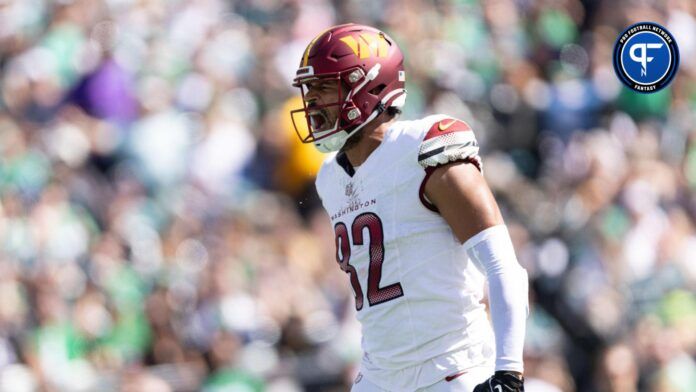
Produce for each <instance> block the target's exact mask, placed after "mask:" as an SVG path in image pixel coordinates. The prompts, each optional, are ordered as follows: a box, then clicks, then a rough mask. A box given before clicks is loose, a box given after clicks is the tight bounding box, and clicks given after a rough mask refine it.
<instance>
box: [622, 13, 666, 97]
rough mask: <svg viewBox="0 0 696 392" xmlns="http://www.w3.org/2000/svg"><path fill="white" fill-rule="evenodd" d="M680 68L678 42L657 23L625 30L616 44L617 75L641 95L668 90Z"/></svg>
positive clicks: (645, 23) (641, 24)
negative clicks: (666, 88)
mask: <svg viewBox="0 0 696 392" xmlns="http://www.w3.org/2000/svg"><path fill="white" fill-rule="evenodd" d="M678 68H679V48H678V47H677V41H675V40H674V37H673V36H672V34H671V33H670V32H669V31H667V29H665V28H664V27H662V26H660V25H659V24H657V23H653V22H641V23H636V24H634V25H632V26H630V27H629V28H627V29H626V30H624V32H623V33H621V35H619V38H618V39H617V40H616V44H614V70H615V71H616V75H617V76H618V77H619V79H621V82H623V84H625V85H626V86H628V87H629V88H630V89H632V90H634V91H637V92H639V93H654V92H656V91H659V90H661V89H663V88H665V87H667V85H668V84H669V83H670V82H671V81H672V79H674V75H675V74H676V73H677V69H678Z"/></svg>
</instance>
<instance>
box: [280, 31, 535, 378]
mask: <svg viewBox="0 0 696 392" xmlns="http://www.w3.org/2000/svg"><path fill="white" fill-rule="evenodd" d="M405 78H406V75H405V72H404V67H403V55H402V52H401V50H399V47H398V46H397V45H396V43H395V42H394V40H393V39H392V38H390V37H389V36H388V35H387V34H385V33H384V32H382V31H379V30H377V29H375V28H372V27H368V26H362V25H357V24H345V25H340V26H335V27H332V28H330V29H329V30H327V31H325V32H323V33H321V34H319V35H318V36H317V37H316V38H314V39H313V40H312V41H311V42H310V43H309V45H308V46H307V49H306V50H305V51H304V53H303V55H302V59H301V63H300V67H299V69H298V70H297V74H296V77H295V80H294V86H296V87H299V88H300V89H301V93H302V98H303V103H304V107H302V108H300V109H297V110H293V111H292V112H291V116H292V118H293V123H294V124H295V125H296V127H295V129H296V130H297V131H298V135H299V136H300V138H301V139H302V141H303V142H305V143H314V145H315V146H316V148H318V149H319V150H320V151H322V152H327V153H328V152H335V153H332V154H331V155H330V156H329V157H328V158H327V159H326V161H325V162H324V164H323V166H322V167H321V169H320V171H319V174H318V175H317V179H316V187H317V191H318V193H319V196H320V197H321V200H322V204H323V206H324V208H325V209H326V211H327V212H328V215H329V217H330V218H331V223H332V225H333V227H334V231H335V241H336V261H337V262H338V265H339V266H340V268H341V269H342V270H343V271H345V272H346V274H348V279H349V282H350V284H351V286H352V289H353V293H354V294H355V308H356V310H357V317H358V319H359V320H360V322H361V325H362V334H363V338H362V348H363V351H364V354H363V357H362V361H361V364H360V373H359V375H358V377H357V378H356V380H355V382H354V384H353V387H352V390H353V391H357V392H362V391H399V392H401V391H415V390H422V391H466V392H470V391H477V392H480V391H491V392H514V391H523V390H524V386H523V384H524V381H523V377H522V374H523V364H522V348H523V344H524V334H525V320H526V317H527V274H526V272H525V270H524V269H523V268H522V267H521V266H520V265H519V263H518V262H517V258H516V256H515V251H514V249H513V246H512V242H511V240H510V236H509V234H508V231H507V228H506V226H505V224H504V222H503V218H502V217H501V213H500V211H499V209H498V206H497V204H496V201H495V199H494V198H493V195H492V193H491V191H490V189H489V187H488V185H487V183H486V181H485V180H484V177H483V175H482V162H481V158H480V157H479V154H478V150H479V148H478V144H477V143H476V138H475V136H474V132H473V131H472V129H471V128H470V127H469V125H468V124H467V123H465V122H464V121H462V120H460V119H456V118H452V117H449V116H446V115H432V116H428V117H425V118H423V119H420V120H415V121H396V118H397V116H398V114H400V108H401V107H402V106H403V105H404V102H405V100H406V90H405V89H404V82H405ZM300 121H306V123H307V126H308V132H307V134H302V132H301V131H300V130H299V129H298V126H297V125H298V124H299V122H300ZM486 279H487V280H488V287H489V292H488V297H489V303H490V313H491V319H492V323H491V322H489V320H488V318H487V314H486V310H485V305H483V304H482V303H481V299H482V297H483V288H484V281H485V280H486ZM491 324H492V325H491Z"/></svg>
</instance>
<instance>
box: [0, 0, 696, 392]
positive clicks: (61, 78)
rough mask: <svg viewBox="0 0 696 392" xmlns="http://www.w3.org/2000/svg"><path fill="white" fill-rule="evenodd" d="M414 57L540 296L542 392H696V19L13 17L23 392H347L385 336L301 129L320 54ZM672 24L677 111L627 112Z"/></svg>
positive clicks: (479, 9)
mask: <svg viewBox="0 0 696 392" xmlns="http://www.w3.org/2000/svg"><path fill="white" fill-rule="evenodd" d="M348 21H355V22H359V23H363V24H370V25H375V26H377V27H380V28H382V29H385V30H386V31H387V32H389V33H390V34H391V35H392V36H393V37H394V38H395V39H396V40H397V42H398V43H399V45H400V47H401V48H402V49H403V51H404V52H405V55H406V58H407V62H406V69H407V90H408V100H407V105H406V108H405V111H404V114H403V115H402V116H403V117H404V118H406V119H412V118H417V117H419V116H423V115H426V114H432V113H446V114H449V115H452V116H456V117H459V118H461V119H464V120H466V121H467V122H469V123H470V124H471V125H472V127H473V129H474V130H475V132H476V135H477V138H478V140H479V143H480V144H481V146H482V152H483V164H484V167H485V168H486V176H487V179H488V181H489V184H490V185H491V187H492V189H493V190H494V191H495V192H496V196H497V198H498V201H499V204H500V205H501V208H502V209H503V213H504V216H505V218H506V222H507V224H508V225H509V227H510V229H511V233H512V236H513V241H514V242H515V246H516V249H517V254H518V258H519V259H520V262H521V263H522V264H523V265H524V266H525V267H526V268H527V270H528V271H529V275H530V280H531V284H530V287H531V289H530V295H531V304H532V305H531V314H530V318H529V321H528V334H527V335H528V337H527V342H526V375H527V379H528V382H527V388H528V390H530V391H548V392H554V391H576V390H577V391H659V392H688V391H693V390H694V385H696V362H695V359H696V296H695V294H694V292H695V290H696V260H695V259H696V125H695V124H696V3H694V2H692V1H690V0H665V1H658V0H620V1H608V0H607V1H601V0H537V1H532V0H490V1H482V2H478V1H474V0H439V1H436V0H427V1H426V0H408V1H398V0H391V1H372V0H352V1H330V0H0V151H1V153H0V391H10V392H22V391H34V390H45V391H96V390H99V391H108V390H122V391H153V392H159V391H193V390H203V391H223V390H225V391H264V390H266V391H304V390H306V391H342V390H347V389H348V388H349V386H350V384H351V382H352V379H353V377H354V376H355V373H356V363H357V361H358V360H359V358H360V356H361V352H360V327H359V325H358V324H357V322H356V321H355V317H354V310H353V309H354V306H353V303H352V301H353V300H352V295H351V292H350V288H349V285H348V281H347V279H346V277H345V274H344V273H343V272H341V271H340V269H339V268H338V266H337V265H336V264H335V261H334V249H333V246H334V241H333V232H332V230H331V227H330V225H329V223H328V218H327V217H326V215H325V214H324V212H323V211H322V210H321V207H320V205H319V203H318V201H317V197H316V193H315V191H314V187H313V182H312V181H313V176H314V175H315V173H316V170H317V168H318V165H319V164H320V163H321V160H322V156H321V155H320V154H319V153H317V152H316V151H314V150H313V147H312V146H308V145H302V144H300V143H299V142H298V141H297V140H296V136H295V134H294V131H293V129H292V125H291V123H290V118H289V115H288V110H289V109H290V108H294V107H297V106H298V105H300V103H299V101H298V97H297V95H298V92H297V91H295V90H294V89H293V88H291V87H290V82H291V79H292V77H293V76H294V72H295V69H296V66H297V64H299V59H300V56H301V53H302V51H303V50H304V48H305V46H306V44H307V43H308V42H309V41H310V40H311V39H312V38H313V37H314V36H315V35H316V34H318V33H319V32H320V31H322V30H323V29H325V28H327V27H329V26H331V25H334V24H338V23H344V22H348ZM638 21H654V22H658V23H660V24H662V25H664V26H665V27H666V28H667V29H668V30H670V31H671V33H672V34H673V35H674V36H675V38H676V41H677V43H678V46H679V49H680V52H681V65H680V69H679V72H678V74H677V76H676V78H675V80H674V81H673V83H672V84H671V86H670V87H669V88H667V89H665V90H662V91H660V92H658V93H654V94H638V93H635V92H632V91H629V90H628V89H626V88H624V87H622V85H621V84H620V83H619V81H618V79H617V77H616V76H615V74H614V71H613V68H612V64H611V52H612V48H613V44H614V41H615V39H616V38H617V36H618V34H619V33H620V31H621V30H623V28H625V27H627V26H628V25H630V24H632V23H635V22H638Z"/></svg>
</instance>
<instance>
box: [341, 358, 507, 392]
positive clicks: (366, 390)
mask: <svg viewBox="0 0 696 392" xmlns="http://www.w3.org/2000/svg"><path fill="white" fill-rule="evenodd" d="M493 372H494V368H493V365H492V364H491V365H490V366H477V367H473V368H471V369H468V370H466V373H464V374H462V375H461V376H459V377H457V378H455V379H453V380H451V381H447V380H445V379H443V380H442V381H439V382H436V383H435V384H433V385H430V386H427V387H425V388H421V389H418V390H417V392H471V391H473V390H474V387H475V386H477V385H478V384H480V383H482V382H484V381H486V380H487V379H488V378H489V377H490V376H492V375H493ZM455 374H456V372H455ZM350 391H351V392H396V391H388V390H386V389H382V388H380V387H378V386H377V385H375V384H373V383H371V382H370V380H368V379H367V378H365V377H362V375H358V377H357V378H356V380H355V382H354V383H353V387H352V388H351V390H350Z"/></svg>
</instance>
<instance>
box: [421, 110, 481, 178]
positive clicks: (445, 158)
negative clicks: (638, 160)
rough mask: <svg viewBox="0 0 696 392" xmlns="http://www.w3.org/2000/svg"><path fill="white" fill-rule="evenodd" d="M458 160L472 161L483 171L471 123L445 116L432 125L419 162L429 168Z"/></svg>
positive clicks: (422, 146)
mask: <svg viewBox="0 0 696 392" xmlns="http://www.w3.org/2000/svg"><path fill="white" fill-rule="evenodd" d="M457 161H466V162H471V163H473V164H474V165H476V167H477V168H478V169H479V170H481V171H483V167H482V165H481V157H480V156H479V146H478V143H477V142H476V137H475V136H474V132H473V131H472V130H471V127H469V124H467V123H465V122H464V121H462V120H457V119H454V118H451V117H445V118H443V119H441V120H439V121H436V122H435V123H434V124H432V125H431V126H430V129H429V130H428V132H427V133H426V135H425V137H424V138H423V141H422V142H421V145H420V148H419V150H418V163H419V164H420V165H421V166H422V167H423V168H424V169H428V168H435V167H438V166H441V165H445V164H447V163H450V162H457ZM431 170H432V169H431Z"/></svg>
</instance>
